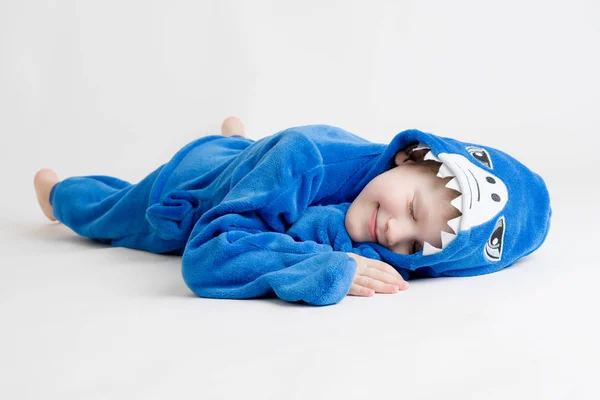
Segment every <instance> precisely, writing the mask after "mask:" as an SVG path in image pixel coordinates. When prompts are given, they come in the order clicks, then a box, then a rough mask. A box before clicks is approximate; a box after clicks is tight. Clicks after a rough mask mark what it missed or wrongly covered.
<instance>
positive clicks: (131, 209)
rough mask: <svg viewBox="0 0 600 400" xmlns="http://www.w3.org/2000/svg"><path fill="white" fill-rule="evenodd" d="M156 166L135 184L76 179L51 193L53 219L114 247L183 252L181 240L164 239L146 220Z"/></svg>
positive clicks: (103, 178) (97, 177)
mask: <svg viewBox="0 0 600 400" xmlns="http://www.w3.org/2000/svg"><path fill="white" fill-rule="evenodd" d="M162 168H163V167H162V166H161V167H159V168H158V169H157V170H155V171H154V172H152V173H151V174H150V175H148V176H147V177H146V178H144V179H143V180H141V181H140V182H139V183H137V184H131V183H129V182H126V181H123V180H121V179H118V178H114V177H111V176H102V175H95V176H79V177H71V178H67V179H65V180H63V181H60V182H59V183H57V184H56V185H54V187H53V188H52V190H51V191H50V198H49V201H50V204H51V205H52V206H53V212H54V216H55V218H56V219H58V220H59V221H60V222H62V223H63V224H65V225H66V226H68V227H69V228H71V229H72V230H73V231H75V232H76V233H78V234H79V235H81V236H85V237H88V238H90V239H97V240H99V241H101V242H102V243H107V244H110V245H112V246H115V247H129V248H133V249H140V250H146V251H150V252H153V253H168V252H173V251H176V252H177V251H179V252H181V251H183V247H185V243H182V241H181V240H166V239H163V238H161V237H160V236H158V235H157V234H156V232H155V231H154V229H153V227H152V226H151V225H150V224H149V223H148V221H147V220H146V209H147V208H148V206H149V197H150V192H151V190H152V186H153V184H154V181H155V180H156V177H157V176H158V174H159V172H160V171H161V169H162Z"/></svg>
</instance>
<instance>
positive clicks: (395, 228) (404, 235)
mask: <svg viewBox="0 0 600 400" xmlns="http://www.w3.org/2000/svg"><path fill="white" fill-rule="evenodd" d="M413 234H414V232H413V229H412V227H411V226H410V224H409V223H403V222H402V221H400V220H398V219H396V218H390V219H389V220H388V221H387V222H386V224H385V231H384V236H385V239H386V243H387V244H388V246H390V247H394V246H396V247H397V246H400V245H401V244H404V247H410V246H411V244H412V240H413V236H414V235H413ZM408 250H409V251H410V248H409V249H408Z"/></svg>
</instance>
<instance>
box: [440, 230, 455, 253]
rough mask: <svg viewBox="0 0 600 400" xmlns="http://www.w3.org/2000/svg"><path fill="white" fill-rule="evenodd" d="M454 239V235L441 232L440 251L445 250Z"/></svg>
mask: <svg viewBox="0 0 600 400" xmlns="http://www.w3.org/2000/svg"><path fill="white" fill-rule="evenodd" d="M454 239H456V235H454V234H452V233H448V232H446V231H442V249H445V248H446V247H447V246H448V245H449V244H450V243H452V241H453V240H454Z"/></svg>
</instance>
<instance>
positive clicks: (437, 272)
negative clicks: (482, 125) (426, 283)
mask: <svg viewBox="0 0 600 400" xmlns="http://www.w3.org/2000/svg"><path fill="white" fill-rule="evenodd" d="M415 142H418V143H419V144H418V146H417V147H416V148H415V149H413V150H420V149H428V150H429V151H428V152H427V154H426V155H425V158H424V160H428V159H431V160H435V161H437V162H439V163H441V166H440V169H439V172H438V177H440V178H445V177H453V179H452V180H451V181H449V182H448V183H447V184H446V187H449V188H452V189H455V190H458V191H459V192H461V195H460V196H459V197H457V198H455V199H454V200H452V202H451V204H452V205H453V206H454V207H456V208H457V209H458V210H459V211H460V212H461V213H462V215H461V216H460V217H458V218H455V219H453V220H450V221H448V225H449V226H450V227H451V228H452V230H453V231H454V232H455V235H453V234H450V233H447V232H441V239H442V243H443V244H442V248H441V249H438V248H436V247H433V246H431V245H429V243H425V244H424V248H423V250H422V251H420V252H417V253H414V254H410V255H404V254H397V253H393V252H391V251H390V250H388V249H386V248H385V247H383V246H381V245H379V244H376V243H373V244H371V245H372V247H373V248H374V249H375V250H376V251H377V253H378V254H379V255H380V256H381V257H382V259H383V260H384V261H386V262H388V263H390V264H392V265H395V266H398V267H402V268H406V269H409V270H413V271H421V272H423V275H426V276H472V275H481V274H486V273H491V272H495V271H498V270H500V269H502V268H505V267H507V266H509V265H511V264H513V263H514V262H515V261H517V260H518V259H520V258H522V257H524V256H526V255H528V254H530V253H531V252H533V251H534V250H536V249H537V248H538V247H540V246H541V244H542V243H543V242H544V240H545V239H546V236H547V235H548V232H549V229H550V219H551V217H552V208H551V206H550V195H549V192H548V189H547V187H546V184H545V182H544V180H543V179H542V178H541V177H540V176H539V175H538V174H536V173H535V172H533V171H531V170H530V169H529V168H527V167H526V166H525V165H523V164H522V163H521V162H519V161H518V160H516V159H515V158H513V157H512V156H510V155H508V154H506V153H505V152H503V151H500V150H497V149H495V148H492V147H489V146H483V145H480V144H476V143H467V142H461V141H458V140H455V139H452V138H447V137H441V136H436V135H433V134H430V133H425V132H421V131H418V130H407V131H403V132H400V133H399V134H397V135H396V136H395V137H394V138H393V139H392V141H391V142H390V144H389V146H388V147H387V148H386V149H385V151H384V152H383V153H382V154H381V157H382V158H383V160H386V161H383V160H380V161H383V162H385V163H386V166H388V167H389V166H390V165H391V162H392V160H393V158H394V155H395V154H396V153H397V152H398V151H400V150H401V149H404V148H405V147H406V146H408V145H410V144H411V143H415Z"/></svg>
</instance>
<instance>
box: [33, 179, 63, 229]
mask: <svg viewBox="0 0 600 400" xmlns="http://www.w3.org/2000/svg"><path fill="white" fill-rule="evenodd" d="M58 181H59V179H58V175H56V172H54V171H53V170H51V169H49V168H44V169H40V170H39V171H38V172H37V173H36V174H35V177H34V178H33V186H34V188H35V194H36V195H37V200H38V203H40V208H41V209H42V211H43V212H44V214H45V215H46V217H48V218H50V220H52V221H56V218H54V214H53V213H52V206H51V205H50V190H52V186H54V184H55V183H58Z"/></svg>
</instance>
